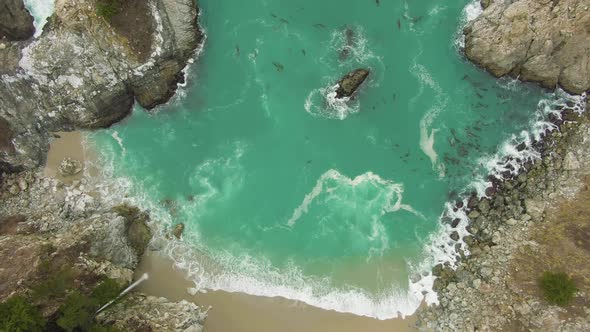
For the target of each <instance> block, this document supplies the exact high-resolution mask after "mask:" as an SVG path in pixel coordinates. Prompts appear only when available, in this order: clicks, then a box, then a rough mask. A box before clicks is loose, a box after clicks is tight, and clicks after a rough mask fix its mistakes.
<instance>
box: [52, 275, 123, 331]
mask: <svg viewBox="0 0 590 332" xmlns="http://www.w3.org/2000/svg"><path fill="white" fill-rule="evenodd" d="M120 292H121V287H119V285H118V284H117V282H116V281H114V280H112V279H105V280H104V281H103V282H102V283H101V284H100V285H98V286H97V287H96V288H94V290H92V293H91V294H90V296H86V295H84V294H82V293H80V292H79V291H77V290H76V291H74V292H72V293H71V294H70V295H69V296H68V297H67V298H66V301H65V303H64V304H63V305H62V306H61V308H60V309H59V316H60V317H59V318H58V319H57V325H58V326H59V327H61V328H63V329H64V330H66V331H68V332H69V331H75V330H82V331H115V330H113V329H110V328H107V327H105V326H102V325H98V324H95V323H94V322H93V319H94V314H95V313H96V311H97V310H98V309H99V308H100V307H101V306H102V305H104V304H106V303H107V302H108V301H110V300H112V299H114V298H115V297H116V296H117V295H119V293H120Z"/></svg>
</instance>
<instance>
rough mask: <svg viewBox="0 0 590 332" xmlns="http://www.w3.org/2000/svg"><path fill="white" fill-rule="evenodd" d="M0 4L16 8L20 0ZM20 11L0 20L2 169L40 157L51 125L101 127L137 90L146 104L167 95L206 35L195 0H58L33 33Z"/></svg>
mask: <svg viewBox="0 0 590 332" xmlns="http://www.w3.org/2000/svg"><path fill="white" fill-rule="evenodd" d="M6 6H11V7H12V11H13V12H17V11H18V9H22V8H21V7H22V0H18V1H16V0H15V1H9V2H7V4H6ZM100 6H112V8H111V7H108V11H104V10H103V11H101V10H99V9H100V8H103V7H100ZM3 13H4V12H3ZM6 13H8V10H7V11H6ZM19 13H21V14H22V15H20V16H19V17H22V19H19V20H2V21H1V22H0V31H8V33H4V32H3V33H2V37H3V38H2V39H1V40H0V59H2V61H0V78H1V80H0V96H2V97H0V128H2V129H3V134H2V137H0V149H1V150H0V167H1V169H2V170H5V171H7V170H12V171H14V170H21V169H32V168H34V167H37V166H39V165H42V164H43V162H44V160H45V157H46V153H47V149H48V143H47V142H48V138H49V132H55V131H71V130H75V129H94V128H100V127H107V126H109V125H111V124H113V123H115V122H117V121H119V120H121V119H123V118H124V117H125V116H127V115H128V114H129V113H130V111H131V108H132V105H133V103H134V101H135V100H136V101H137V102H138V103H139V104H140V105H141V106H143V107H144V108H147V109H151V108H153V107H155V106H157V105H159V104H161V103H164V102H166V101H168V99H170V97H171V96H172V95H173V94H174V92H175V90H176V87H177V83H179V82H183V81H184V73H183V69H184V68H185V67H186V65H187V63H188V62H189V61H191V57H192V56H193V54H194V52H195V50H196V49H197V48H198V47H199V44H200V43H201V41H202V39H203V35H202V33H201V31H200V30H199V27H198V24H197V15H198V10H197V6H196V3H195V1H192V0H151V1H143V0H131V1H121V2H119V1H115V2H113V1H106V0H81V1H78V0H76V1H73V0H57V1H56V2H55V13H54V14H53V16H51V17H50V18H49V22H48V23H47V24H46V26H45V27H44V28H43V33H42V34H41V36H40V37H38V38H32V34H33V30H34V29H33V30H31V28H32V19H30V15H28V13H26V11H25V12H24V13H23V12H22V10H21V11H20V12H19ZM27 15H28V18H27V17H26V16H27ZM138 22H141V23H138ZM13 23H14V24H17V23H18V24H20V25H21V26H20V27H14V26H7V25H14V24H13ZM11 31H19V33H18V34H17V33H16V32H15V33H12V32H11ZM23 31H26V32H27V34H28V38H23V37H24V36H23ZM23 39H24V40H23Z"/></svg>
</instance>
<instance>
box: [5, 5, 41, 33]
mask: <svg viewBox="0 0 590 332" xmlns="http://www.w3.org/2000/svg"><path fill="white" fill-rule="evenodd" d="M34 33H35V27H34V26H33V17H32V16H31V14H29V12H28V11H27V9H26V8H25V5H24V4H23V2H22V0H4V1H2V3H1V4H0V39H4V38H5V39H8V40H26V39H29V38H31V37H32V36H33V34H34Z"/></svg>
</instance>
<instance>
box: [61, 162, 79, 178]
mask: <svg viewBox="0 0 590 332" xmlns="http://www.w3.org/2000/svg"><path fill="white" fill-rule="evenodd" d="M58 170H59V174H60V175H61V176H73V175H76V174H78V173H80V172H81V171H82V163H81V162H80V161H78V160H75V159H72V158H65V159H64V160H62V161H61V163H60V164H59V167H58Z"/></svg>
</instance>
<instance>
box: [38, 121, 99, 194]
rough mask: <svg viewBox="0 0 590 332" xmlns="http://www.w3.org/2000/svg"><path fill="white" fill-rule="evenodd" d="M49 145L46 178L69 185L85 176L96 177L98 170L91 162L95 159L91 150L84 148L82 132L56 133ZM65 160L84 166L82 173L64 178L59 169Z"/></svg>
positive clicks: (45, 170)
mask: <svg viewBox="0 0 590 332" xmlns="http://www.w3.org/2000/svg"><path fill="white" fill-rule="evenodd" d="M53 134H54V135H55V138H53V139H52V140H51V142H50V145H49V152H48V153H47V163H46V164H45V169H44V173H45V175H46V176H49V177H52V178H55V179H58V180H61V181H63V182H65V183H69V182H72V181H75V180H80V179H81V178H82V176H84V174H87V175H95V174H97V172H96V170H95V169H93V168H92V167H94V166H92V165H93V164H94V163H92V162H91V161H92V160H94V159H95V156H94V154H93V153H92V151H91V149H88V148H87V147H85V146H84V142H83V135H82V132H80V131H72V132H56V133H53ZM65 158H71V159H74V160H77V161H79V162H80V163H81V164H82V167H83V169H82V171H81V172H80V173H78V174H76V175H72V176H67V177H64V176H62V175H61V174H60V173H59V171H58V169H59V165H60V163H61V162H62V160H64V159H65Z"/></svg>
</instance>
